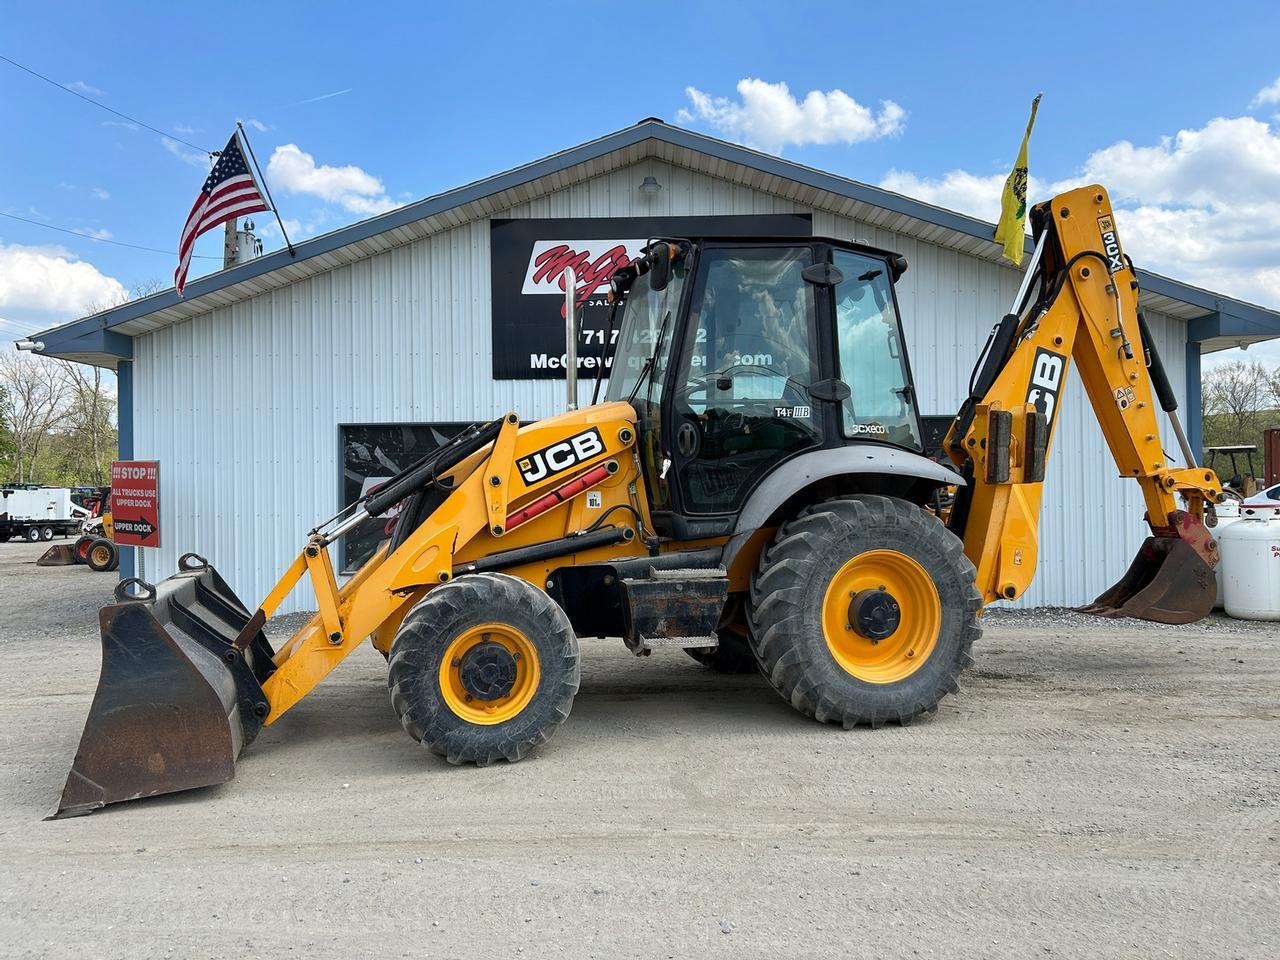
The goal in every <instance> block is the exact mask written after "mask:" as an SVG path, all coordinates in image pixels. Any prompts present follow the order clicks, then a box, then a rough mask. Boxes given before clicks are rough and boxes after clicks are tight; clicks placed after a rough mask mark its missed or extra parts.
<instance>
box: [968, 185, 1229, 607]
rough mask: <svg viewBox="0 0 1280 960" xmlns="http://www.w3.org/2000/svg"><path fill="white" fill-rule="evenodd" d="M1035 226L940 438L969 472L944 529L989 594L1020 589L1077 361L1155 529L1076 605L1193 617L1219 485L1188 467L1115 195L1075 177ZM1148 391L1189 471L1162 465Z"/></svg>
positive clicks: (1210, 585) (1213, 555) (1034, 218)
mask: <svg viewBox="0 0 1280 960" xmlns="http://www.w3.org/2000/svg"><path fill="white" fill-rule="evenodd" d="M1031 222H1032V230H1033V235H1034V239H1035V241H1036V248H1035V254H1034V257H1033V260H1032V263H1031V265H1030V267H1029V269H1028V272H1027V276H1026V279H1025V280H1024V282H1023V286H1022V289H1021V290H1020V291H1019V294H1018V297H1017V299H1016V300H1015V302H1014V305H1013V309H1012V311H1011V312H1010V313H1009V314H1008V315H1006V316H1005V317H1004V318H1003V319H1002V320H1001V321H1000V322H999V323H998V324H996V326H995V328H994V329H993V330H992V333H991V337H990V339H989V340H988V343H987V348H986V350H985V351H984V354H983V356H982V357H980V358H979V361H978V365H977V367H976V368H975V370H974V374H973V379H972V381H971V383H970V393H969V396H968V398H967V399H966V400H965V402H964V404H963V405H962V407H961V409H960V412H959V413H958V414H957V416H956V419H955V421H954V422H953V423H952V425H951V428H950V430H949V431H948V433H947V437H946V440H945V441H944V448H945V449H946V451H947V454H948V456H949V457H950V458H951V459H952V461H953V462H954V463H955V464H956V466H957V467H959V468H960V470H961V472H962V473H963V474H964V476H965V478H966V480H968V485H967V486H965V487H962V488H961V489H960V492H959V494H958V497H957V502H956V507H955V509H954V510H953V511H952V515H951V518H950V526H951V528H952V530H953V531H954V532H955V533H956V534H957V535H958V536H960V537H961V538H962V539H963V541H964V548H965V553H966V555H967V556H968V557H969V559H970V560H972V561H973V563H974V565H975V567H977V572H978V575H977V585H978V589H979V590H980V591H981V593H982V595H983V599H984V601H985V602H991V601H993V600H1012V599H1015V598H1017V597H1019V596H1021V595H1022V594H1023V592H1025V591H1026V589H1027V587H1028V586H1029V585H1030V583H1031V580H1032V577H1033V576H1034V574H1035V570H1036V561H1037V555H1038V550H1039V538H1038V522H1039V514H1040V501H1041V497H1042V494H1043V480H1044V476H1045V464H1046V460H1047V458H1048V455H1049V450H1050V447H1051V443H1052V440H1053V431H1054V426H1055V424H1056V422H1057V414H1058V408H1059V405H1060V402H1061V398H1062V388H1063V385H1064V382H1065V379H1066V375H1067V372H1068V369H1069V367H1070V364H1071V361H1072V360H1074V361H1075V365H1076V367H1077V369H1078V370H1079V371H1080V377H1081V379H1082V381H1083V383H1084V388H1085V392H1086V394H1087V395H1088V397H1089V403H1090V405H1091V406H1092V407H1093V411H1094V414H1095V416H1096V417H1097V419H1098V423H1099V425H1100V426H1101V428H1102V433H1103V436H1104V437H1105V439H1106V442H1107V446H1108V447H1109V449H1110V450H1111V455H1112V457H1113V459H1114V460H1115V463H1116V466H1117V468H1118V469H1119V471H1120V474H1121V475H1122V476H1126V477H1133V478H1134V479H1135V480H1137V481H1138V484H1139V485H1140V486H1141V488H1142V493H1143V498H1144V501H1145V504H1146V519H1147V523H1148V525H1149V526H1150V528H1151V533H1152V536H1151V537H1149V538H1148V540H1147V541H1146V543H1145V544H1144V545H1143V548H1142V550H1141V551H1140V552H1139V555H1138V557H1137V558H1136V559H1135V560H1134V562H1133V564H1132V565H1131V566H1130V568H1129V571H1128V572H1127V573H1126V574H1125V576H1124V578H1122V579H1121V581H1120V582H1119V583H1117V584H1116V585H1115V586H1114V587H1112V588H1111V589H1110V590H1108V591H1106V592H1105V593H1104V594H1102V595H1101V596H1100V597H1099V598H1098V599H1097V600H1096V601H1094V603H1093V604H1092V605H1090V606H1089V607H1086V608H1085V609H1086V610H1088V611H1089V612H1093V613H1099V614H1109V615H1122V616H1137V617H1143V618H1145V619H1152V620H1157V621H1160V622H1165V623H1186V622H1190V621H1192V620H1197V619H1199V618H1200V617H1202V616H1204V615H1205V614H1206V613H1208V611H1209V610H1210V609H1212V606H1213V601H1214V596H1215V589H1216V588H1215V584H1214V576H1213V567H1214V566H1215V565H1216V564H1217V559H1218V558H1217V544H1216V543H1215V542H1214V540H1213V538H1212V536H1210V535H1209V532H1208V530H1207V529H1206V527H1205V525H1204V523H1203V519H1204V514H1205V509H1206V505H1210V509H1212V507H1211V505H1212V504H1214V503H1217V502H1218V501H1220V500H1221V498H1222V489H1221V486H1220V484H1219V483H1218V480H1217V478H1216V477H1215V476H1214V474H1213V471H1212V470H1208V469H1206V468H1203V467H1199V466H1197V465H1196V461H1195V457H1194V455H1193V453H1192V451H1191V450H1190V447H1189V445H1188V443H1187V441H1186V438H1185V436H1184V434H1183V432H1182V428H1181V425H1180V424H1179V422H1178V419H1177V413H1176V409H1177V401H1176V398H1175V397H1174V394H1173V390H1172V389H1171V387H1170V386H1169V382H1168V378H1167V376H1166V375H1165V371H1164V367H1163V364H1162V362H1161V360H1160V356H1159V353H1158V351H1157V349H1156V344H1155V342H1154V340H1153V339H1152V336H1151V331H1150V330H1149V328H1148V327H1147V324H1146V321H1145V318H1144V317H1143V315H1142V311H1141V308H1140V307H1139V306H1138V281H1137V278H1136V276H1135V275H1134V271H1133V267H1132V264H1131V263H1130V261H1129V259H1128V257H1127V256H1125V254H1124V253H1123V251H1122V249H1121V247H1120V241H1119V235H1118V234H1117V232H1116V227H1115V219H1114V217H1113V214H1112V209H1111V202H1110V199H1109V198H1108V196H1107V193H1106V191H1105V190H1104V189H1103V188H1102V187H1100V186H1097V185H1092V186H1087V187H1082V188H1080V189H1077V190H1073V191H1070V192H1069V193H1065V194H1061V195H1059V196H1057V197H1054V198H1053V199H1052V200H1050V201H1048V202H1045V203H1042V204H1038V205H1037V206H1035V207H1034V208H1033V209H1032V211H1031ZM1037 287H1038V295H1037V296H1036V297H1035V299H1034V300H1031V302H1030V303H1027V302H1026V301H1027V300H1028V299H1029V294H1030V292H1031V291H1032V290H1033V289H1035V288H1037ZM1153 393H1154V394H1155V395H1156V396H1153ZM1157 398H1158V399H1159V402H1160V404H1161V407H1162V409H1164V410H1165V411H1166V412H1167V413H1168V414H1169V417H1170V419H1171V421H1172V423H1173V426H1174V431H1175V434H1176V436H1177V439H1178V442H1179V445H1180V447H1181V452H1182V456H1183V458H1184V460H1185V461H1186V466H1184V467H1181V468H1175V467H1171V466H1169V464H1168V460H1167V457H1166V455H1165V452H1164V448H1163V446H1162V444H1161V441H1160V430H1159V422H1158V419H1157V413H1156V407H1155V401H1156V399H1157ZM1179 497H1181V498H1182V499H1183V501H1184V503H1182V504H1180V503H1179V501H1178V498H1179Z"/></svg>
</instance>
